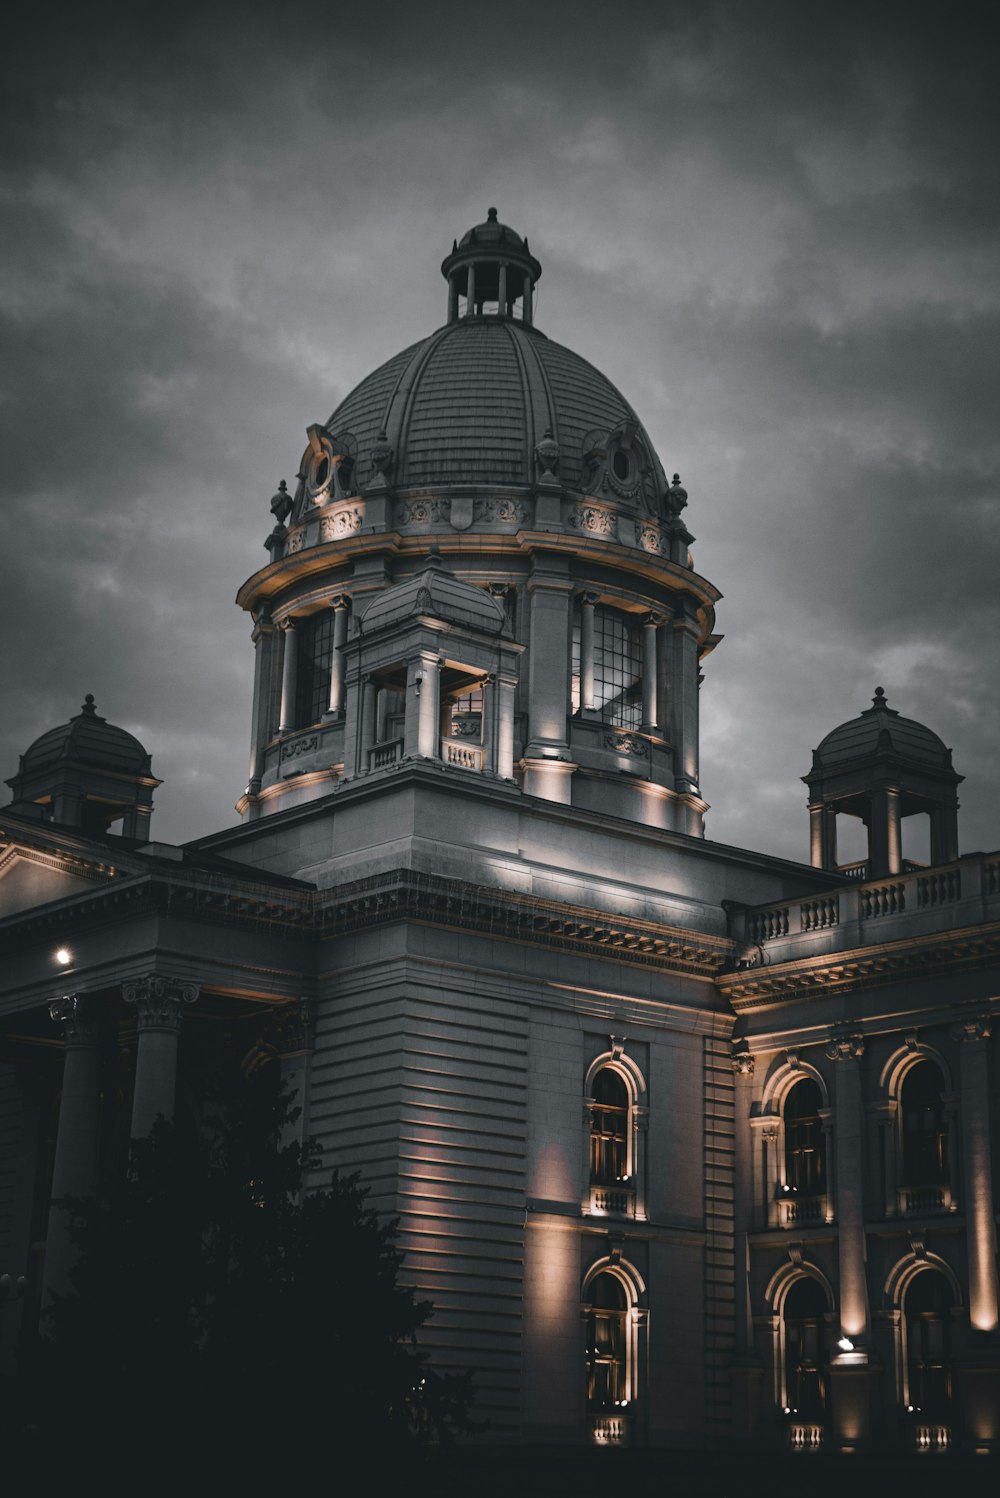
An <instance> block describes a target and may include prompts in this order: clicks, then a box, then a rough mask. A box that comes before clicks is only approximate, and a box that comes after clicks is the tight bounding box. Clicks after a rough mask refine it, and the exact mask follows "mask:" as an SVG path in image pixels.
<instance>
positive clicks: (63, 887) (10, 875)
mask: <svg viewBox="0 0 1000 1498" xmlns="http://www.w3.org/2000/svg"><path fill="white" fill-rule="evenodd" d="M109 875H110V871H109V870H107V869H106V868H104V869H101V870H100V871H98V870H96V869H93V868H89V867H88V866H87V865H86V864H83V863H81V862H79V861H77V860H72V861H71V860H68V859H66V858H64V857H61V856H60V855H59V854H58V853H54V852H53V853H48V852H44V851H42V850H39V849H36V848H21V847H17V846H13V847H7V848H5V849H4V850H3V852H2V853H0V919H3V917H5V916H11V915H19V914H20V913H21V912H22V911H25V910H34V909H36V908H37V907H38V906H40V905H49V904H51V903H52V901H53V900H65V899H66V898H67V896H69V895H75V894H79V893H80V892H81V891H82V890H86V889H92V888H93V886H94V884H95V882H98V883H103V882H104V881H105V880H106V879H107V878H108V877H109Z"/></svg>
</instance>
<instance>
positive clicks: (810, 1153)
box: [783, 1077, 826, 1197]
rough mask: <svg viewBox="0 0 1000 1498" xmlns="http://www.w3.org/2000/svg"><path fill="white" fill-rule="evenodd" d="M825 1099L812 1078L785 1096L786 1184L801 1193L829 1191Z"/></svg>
mask: <svg viewBox="0 0 1000 1498" xmlns="http://www.w3.org/2000/svg"><path fill="white" fill-rule="evenodd" d="M822 1105H823V1099H822V1096H821V1094H820V1090H819V1088H818V1086H817V1085H816V1083H815V1082H814V1081H813V1079H812V1078H811V1077H803V1079H802V1081H801V1082H797V1083H796V1084H795V1086H794V1087H793V1088H792V1089H791V1090H790V1092H789V1093H788V1094H787V1096H786V1098H785V1106H784V1110H783V1111H784V1123H785V1185H786V1187H787V1188H788V1190H789V1191H790V1192H794V1193H796V1194H797V1195H799V1196H803V1197H806V1196H809V1197H815V1196H821V1195H822V1194H823V1193H824V1192H825V1191H826V1141H825V1135H824V1132H823V1121H822V1118H821V1116H820V1109H821V1107H822Z"/></svg>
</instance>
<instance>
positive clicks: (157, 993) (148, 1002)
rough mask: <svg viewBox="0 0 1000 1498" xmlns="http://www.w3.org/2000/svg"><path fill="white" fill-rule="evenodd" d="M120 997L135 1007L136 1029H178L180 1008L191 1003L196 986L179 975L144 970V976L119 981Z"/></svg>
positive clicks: (196, 994)
mask: <svg viewBox="0 0 1000 1498" xmlns="http://www.w3.org/2000/svg"><path fill="white" fill-rule="evenodd" d="M122 997H123V998H124V1000H125V1002H126V1004H134V1005H135V1006H136V1020H137V1022H138V1025H139V1029H140V1030H179V1029H180V1024H181V1010H182V1007H183V1006H184V1005H185V1004H193V1003H194V1002H195V1000H196V999H197V997H198V985H197V984H196V983H188V982H187V981H186V980H185V979H183V978H168V977H165V976H163V975H161V974H159V973H147V975H146V977H145V978H135V979H133V980H132V981H131V982H129V983H123V984H122Z"/></svg>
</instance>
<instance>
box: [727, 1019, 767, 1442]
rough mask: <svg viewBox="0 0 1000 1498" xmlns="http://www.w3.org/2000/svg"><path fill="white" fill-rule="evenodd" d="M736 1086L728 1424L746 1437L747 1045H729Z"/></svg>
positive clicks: (752, 1389) (753, 1389) (753, 1354)
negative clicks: (730, 1415) (730, 1417)
mask: <svg viewBox="0 0 1000 1498" xmlns="http://www.w3.org/2000/svg"><path fill="white" fill-rule="evenodd" d="M732 1062H733V1072H734V1074H735V1075H734V1083H735V1094H736V1096H735V1108H734V1120H735V1126H736V1141H735V1143H736V1156H735V1167H736V1168H735V1187H736V1191H735V1203H734V1208H735V1219H736V1220H735V1227H736V1233H735V1241H734V1249H735V1256H736V1264H735V1293H736V1303H735V1308H734V1310H735V1328H734V1331H735V1336H734V1343H735V1345H734V1349H733V1366H732V1373H731V1384H732V1394H733V1424H734V1430H735V1432H736V1434H737V1435H741V1436H744V1437H746V1436H749V1435H750V1434H751V1433H752V1432H753V1430H754V1429H755V1427H756V1425H757V1421H758V1419H759V1416H760V1406H761V1393H762V1388H763V1380H764V1370H763V1367H762V1365H761V1362H760V1359H759V1358H758V1356H757V1350H756V1347H755V1346H754V1334H753V1301H752V1298H751V1290H750V1230H751V1226H752V1223H753V1206H754V1202H753V1198H754V1171H753V1134H752V1131H751V1128H750V1105H751V1102H752V1099H753V1075H754V1058H753V1056H752V1055H751V1054H750V1051H749V1049H747V1046H746V1041H742V1042H739V1041H734V1042H733V1058H732Z"/></svg>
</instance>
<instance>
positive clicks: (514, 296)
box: [441, 208, 542, 327]
mask: <svg viewBox="0 0 1000 1498" xmlns="http://www.w3.org/2000/svg"><path fill="white" fill-rule="evenodd" d="M441 274H442V275H443V276H444V278H445V280H446V281H447V282H448V321H449V322H456V321H457V319H458V317H459V316H460V315H462V316H464V317H483V316H486V315H493V316H495V317H513V316H514V310H515V306H516V304H517V303H518V302H520V304H521V321H522V322H525V323H527V324H528V326H529V327H530V326H531V324H532V321H533V316H534V311H533V297H532V294H533V291H534V287H535V283H536V282H537V280H538V278H539V276H540V275H541V274H542V267H541V265H540V264H539V262H538V261H537V260H536V259H535V257H534V255H532V254H531V252H530V250H529V249H528V241H527V240H526V239H522V238H521V236H520V234H517V233H515V231H514V230H513V229H511V228H508V226H507V225H506V224H501V223H500V222H499V221H498V219H497V211H496V209H495V208H490V209H489V210H488V212H487V215H486V222H485V223H484V224H476V226H475V227H474V228H472V229H470V230H469V232H468V233H467V234H463V235H462V238H461V241H456V242H455V245H454V247H453V249H452V252H451V254H450V255H449V256H448V257H447V258H446V259H445V260H444V261H443V262H442V265H441ZM462 297H464V298H465V306H464V309H462V311H461V314H460V306H461V302H460V299H461V298H462Z"/></svg>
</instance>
